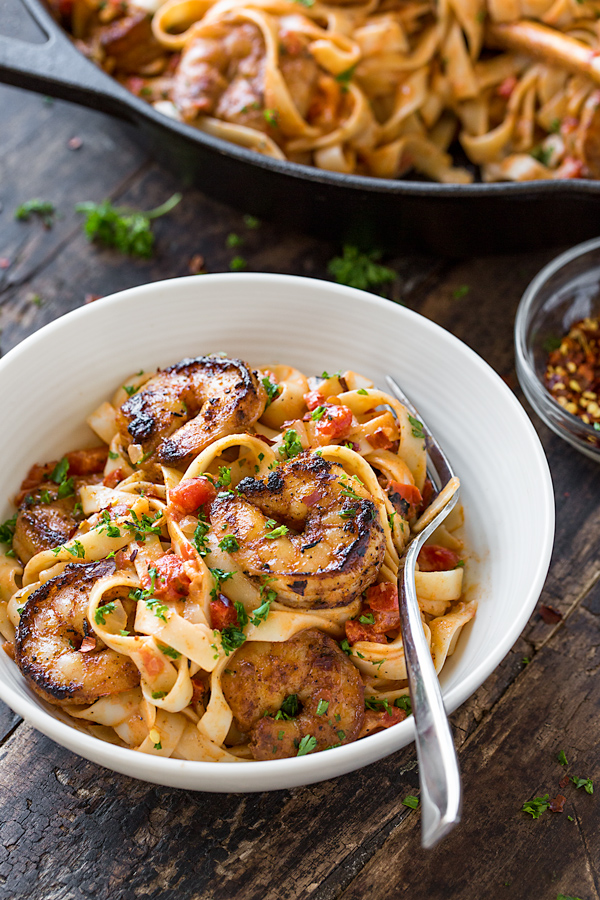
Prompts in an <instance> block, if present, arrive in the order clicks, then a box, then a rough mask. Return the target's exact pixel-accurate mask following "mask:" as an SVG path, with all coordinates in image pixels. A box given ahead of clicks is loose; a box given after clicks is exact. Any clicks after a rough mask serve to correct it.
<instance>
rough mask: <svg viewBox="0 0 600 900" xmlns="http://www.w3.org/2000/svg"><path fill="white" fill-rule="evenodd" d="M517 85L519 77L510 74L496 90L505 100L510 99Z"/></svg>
mask: <svg viewBox="0 0 600 900" xmlns="http://www.w3.org/2000/svg"><path fill="white" fill-rule="evenodd" d="M516 86H517V79H516V78H515V76H514V75H509V76H508V78H505V79H504V81H502V82H501V83H500V84H499V85H498V87H497V88H496V92H497V93H498V94H499V95H500V96H501V97H504V99H505V100H508V98H509V97H510V95H511V94H512V92H513V91H514V89H515V88H516Z"/></svg>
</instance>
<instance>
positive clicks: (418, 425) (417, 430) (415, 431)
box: [408, 415, 425, 438]
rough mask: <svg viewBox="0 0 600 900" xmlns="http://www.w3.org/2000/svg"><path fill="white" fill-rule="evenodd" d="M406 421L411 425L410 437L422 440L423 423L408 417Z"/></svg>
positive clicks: (423, 434) (423, 435) (423, 433)
mask: <svg viewBox="0 0 600 900" xmlns="http://www.w3.org/2000/svg"><path fill="white" fill-rule="evenodd" d="M408 421H409V422H410V424H411V426H412V427H411V431H412V436H413V437H415V438H424V437H425V432H424V431H423V423H422V422H420V421H419V420H418V419H415V417H414V416H411V415H409V417H408Z"/></svg>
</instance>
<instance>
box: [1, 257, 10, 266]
mask: <svg viewBox="0 0 600 900" xmlns="http://www.w3.org/2000/svg"><path fill="white" fill-rule="evenodd" d="M9 266H10V259H8V257H7V256H0V269H8V267H9Z"/></svg>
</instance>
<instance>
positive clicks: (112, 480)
mask: <svg viewBox="0 0 600 900" xmlns="http://www.w3.org/2000/svg"><path fill="white" fill-rule="evenodd" d="M124 477H125V476H124V475H123V470H122V469H113V470H112V472H109V473H108V475H105V476H104V478H103V479H102V484H103V485H104V486H105V487H109V488H115V487H116V486H117V485H118V483H119V482H120V481H123V478H124Z"/></svg>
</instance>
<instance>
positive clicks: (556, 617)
mask: <svg viewBox="0 0 600 900" xmlns="http://www.w3.org/2000/svg"><path fill="white" fill-rule="evenodd" d="M540 616H541V617H542V619H543V620H544V622H545V623H546V625H556V624H557V622H560V620H561V619H562V613H560V612H559V611H558V610H557V609H554V607H553V606H546V604H545V603H542V605H541V606H540Z"/></svg>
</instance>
